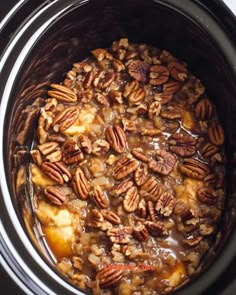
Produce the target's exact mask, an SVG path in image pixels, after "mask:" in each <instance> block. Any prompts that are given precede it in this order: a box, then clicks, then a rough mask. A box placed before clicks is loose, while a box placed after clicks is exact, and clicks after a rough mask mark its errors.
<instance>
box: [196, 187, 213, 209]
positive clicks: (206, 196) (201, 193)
mask: <svg viewBox="0 0 236 295" xmlns="http://www.w3.org/2000/svg"><path fill="white" fill-rule="evenodd" d="M197 198H198V200H199V201H200V202H202V203H205V204H207V205H214V204H215V203H216V201H217V192H216V191H215V190H213V189H212V188H210V187H202V188H200V189H199V190H198V191H197Z"/></svg>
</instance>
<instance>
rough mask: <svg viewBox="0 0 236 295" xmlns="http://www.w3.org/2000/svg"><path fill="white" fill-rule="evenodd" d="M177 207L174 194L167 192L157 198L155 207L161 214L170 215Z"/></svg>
mask: <svg viewBox="0 0 236 295" xmlns="http://www.w3.org/2000/svg"><path fill="white" fill-rule="evenodd" d="M174 207H175V198H174V196H173V195H172V194H170V193H168V192H165V193H163V194H162V195H161V196H160V198H159V199H158V200H157V203H156V207H155V209H156V210H157V212H159V214H161V215H163V216H165V217H168V216H170V215H171V214H172V212H173V210H174Z"/></svg>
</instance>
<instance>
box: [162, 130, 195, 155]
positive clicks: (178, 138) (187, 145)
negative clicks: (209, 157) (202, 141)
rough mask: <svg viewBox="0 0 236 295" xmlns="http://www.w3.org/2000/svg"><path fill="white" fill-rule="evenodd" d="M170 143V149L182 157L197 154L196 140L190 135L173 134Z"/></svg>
mask: <svg viewBox="0 0 236 295" xmlns="http://www.w3.org/2000/svg"><path fill="white" fill-rule="evenodd" d="M168 142H169V149H170V150H171V151H172V152H174V153H175V154H177V155H179V156H181V157H189V156H192V155H194V154H195V152H196V139H195V138H194V137H192V136H191V135H189V134H183V133H176V134H172V135H171V136H170V137H169V139H168Z"/></svg>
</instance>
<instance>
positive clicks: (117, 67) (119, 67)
mask: <svg viewBox="0 0 236 295" xmlns="http://www.w3.org/2000/svg"><path fill="white" fill-rule="evenodd" d="M112 65H113V68H114V69H115V70H116V71H117V72H121V71H124V70H125V66H124V64H123V63H122V62H121V61H120V60H119V59H116V58H113V61H112Z"/></svg>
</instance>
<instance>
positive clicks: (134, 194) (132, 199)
mask: <svg viewBox="0 0 236 295" xmlns="http://www.w3.org/2000/svg"><path fill="white" fill-rule="evenodd" d="M139 199H140V197H139V193H138V189H137V187H136V186H132V187H131V188H129V189H128V191H127V193H126V195H125V197H124V200H123V206H124V209H125V211H127V212H134V211H135V210H136V209H137V207H138V204H139Z"/></svg>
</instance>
